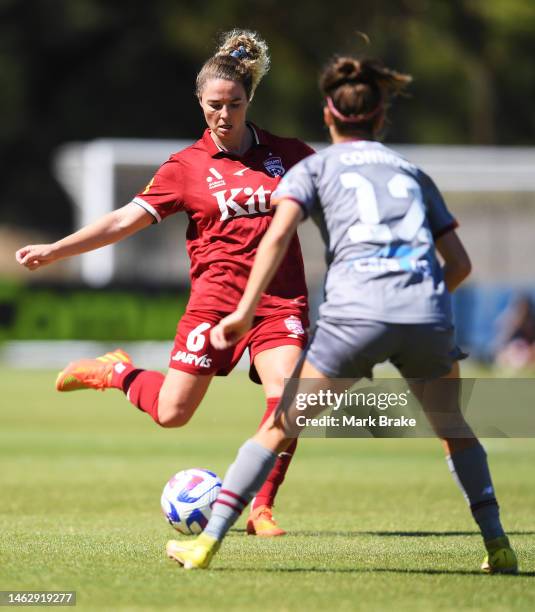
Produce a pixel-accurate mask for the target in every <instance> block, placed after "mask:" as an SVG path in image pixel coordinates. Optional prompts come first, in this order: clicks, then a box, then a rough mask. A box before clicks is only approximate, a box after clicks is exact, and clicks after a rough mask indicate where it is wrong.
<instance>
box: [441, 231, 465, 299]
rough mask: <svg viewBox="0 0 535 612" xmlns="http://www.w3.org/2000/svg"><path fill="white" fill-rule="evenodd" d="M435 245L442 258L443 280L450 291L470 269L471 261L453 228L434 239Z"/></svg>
mask: <svg viewBox="0 0 535 612" xmlns="http://www.w3.org/2000/svg"><path fill="white" fill-rule="evenodd" d="M435 246H436V249H437V251H438V252H439V253H440V255H441V256H442V259H443V260H444V267H443V268H442V271H443V274H444V282H445V283H446V287H447V289H448V291H449V292H450V293H452V292H453V291H455V289H457V287H458V286H459V285H460V284H461V283H462V282H463V281H464V280H465V278H466V277H467V276H468V275H469V274H470V272H471V271H472V262H471V261H470V257H469V255H468V253H467V252H466V249H465V248H464V245H463V243H462V241H461V239H460V238H459V236H458V234H457V232H456V231H455V230H450V231H449V232H447V233H446V234H443V235H442V236H441V237H440V238H438V239H437V240H436V241H435Z"/></svg>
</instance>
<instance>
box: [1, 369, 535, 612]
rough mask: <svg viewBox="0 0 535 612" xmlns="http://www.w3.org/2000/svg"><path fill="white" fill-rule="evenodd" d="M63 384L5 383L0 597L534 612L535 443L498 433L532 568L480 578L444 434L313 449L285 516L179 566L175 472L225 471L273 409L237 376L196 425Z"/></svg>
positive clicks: (504, 491)
mask: <svg viewBox="0 0 535 612" xmlns="http://www.w3.org/2000/svg"><path fill="white" fill-rule="evenodd" d="M53 382H54V373H52V372H30V371H26V372H23V371H16V370H4V371H2V373H1V374H0V390H1V406H2V410H1V427H0V521H1V522H0V590H21V589H31V590H41V589H43V590H75V591H77V598H78V599H77V601H78V603H77V607H78V608H79V609H82V610H164V609H168V610H248V611H250V610H288V611H295V610H331V611H333V612H334V611H338V610H385V609H395V610H422V611H424V610H425V611H429V610H483V609H484V610H486V611H490V610H500V611H501V612H502V611H504V610H533V609H535V578H534V576H535V561H534V559H533V550H534V541H535V518H534V508H535V487H534V482H535V481H534V469H535V468H534V466H535V440H503V439H502V440H487V441H486V447H487V450H488V452H489V457H490V465H491V468H492V470H493V475H494V481H495V485H496V488H497V492H498V495H499V498H500V501H501V507H502V517H503V520H504V524H505V526H506V528H507V529H508V531H509V532H510V534H511V539H512V541H513V543H514V545H515V547H516V549H517V551H518V554H519V559H520V564H521V570H522V574H521V575H519V576H516V577H515V576H485V575H480V574H479V572H478V568H479V564H480V563H481V560H482V557H483V548H482V542H481V540H480V536H479V535H478V533H477V531H476V529H475V527H474V524H473V522H472V519H471V517H470V515H469V511H468V508H467V506H466V503H465V502H464V500H463V499H462V496H461V494H460V492H459V491H458V490H457V488H456V487H455V485H454V483H453V481H452V479H451V477H450V476H449V474H448V470H447V467H446V464H445V461H444V459H443V454H442V451H441V449H440V446H439V444H438V442H437V441H435V440H412V441H409V440H311V439H308V440H301V441H300V446H299V450H298V454H297V456H296V459H295V461H294V463H293V466H292V468H291V469H290V472H289V475H288V478H287V481H286V483H285V486H284V487H283V489H282V490H281V494H280V496H279V501H278V506H277V518H278V519H279V521H280V523H281V525H282V526H284V527H285V528H287V529H288V530H289V535H288V536H286V537H284V538H279V539H274V540H262V539H256V538H253V537H248V536H246V535H245V533H244V519H243V518H242V519H241V520H240V522H239V523H238V524H237V525H236V528H235V529H234V530H232V531H231V533H230V535H229V537H228V538H227V540H226V541H225V544H224V545H223V547H222V549H221V551H220V553H219V555H218V556H217V558H216V559H215V561H214V563H213V566H212V568H211V569H210V570H208V571H204V572H184V571H183V570H181V569H180V568H179V567H178V566H177V565H175V564H173V563H171V562H170V561H169V560H168V559H166V558H165V556H164V552H163V550H164V545H165V542H166V540H167V539H168V538H170V537H175V535H176V534H175V532H174V531H173V530H172V529H171V527H170V526H169V525H167V523H166V522H165V521H164V519H163V517H162V514H161V511H160V508H159V498H160V494H161V490H162V488H163V485H164V484H165V482H166V481H167V479H168V478H169V477H170V476H171V475H172V474H173V473H174V472H176V471H178V470H180V469H184V468H189V467H205V468H209V469H212V470H215V471H216V472H217V473H219V474H220V475H223V474H224V472H225V469H226V467H227V465H228V464H229V463H230V462H231V461H232V460H233V458H234V456H235V453H236V450H237V448H238V445H239V444H241V442H242V441H243V440H245V439H246V438H247V437H249V436H250V434H251V432H252V431H253V430H254V428H255V426H256V423H257V422H258V420H259V418H260V414H261V411H262V410H263V406H262V405H263V401H262V395H261V392H260V390H259V389H258V388H256V387H255V386H253V385H252V384H251V383H249V382H248V380H247V379H246V377H245V375H244V374H242V373H236V374H234V375H233V376H231V377H230V378H229V379H218V380H215V381H214V384H213V386H212V388H211V389H210V392H209V394H208V396H207V398H206V399H205V401H204V403H203V405H202V406H201V407H200V409H199V411H198V413H197V415H196V416H195V417H194V419H193V420H192V422H191V423H190V424H189V425H188V426H187V428H185V429H182V430H162V429H159V428H158V427H156V426H155V425H154V424H153V423H152V422H151V421H150V419H149V418H148V417H147V416H146V415H143V414H142V413H140V412H138V411H137V410H136V409H135V408H133V407H132V406H130V404H128V402H127V401H126V400H125V399H124V398H123V397H121V395H120V393H118V392H115V391H107V392H105V393H98V392H94V391H86V392H78V393H71V394H64V395H60V394H58V393H56V392H55V391H54V390H53Z"/></svg>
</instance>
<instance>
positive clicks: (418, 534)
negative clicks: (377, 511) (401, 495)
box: [231, 529, 535, 538]
mask: <svg viewBox="0 0 535 612" xmlns="http://www.w3.org/2000/svg"><path fill="white" fill-rule="evenodd" d="M231 533H234V534H236V535H237V534H243V533H245V529H231ZM367 535H371V536H379V537H387V538H390V537H396V538H400V537H401V538H430V537H457V536H480V535H481V534H480V532H479V531H334V530H333V531H327V530H323V531H307V530H292V531H289V532H288V533H287V534H286V536H285V537H286V538H288V537H292V536H316V537H325V538H332V537H333V536H342V537H346V538H357V537H359V536H367ZM507 535H508V536H527V535H535V531H508V532H507Z"/></svg>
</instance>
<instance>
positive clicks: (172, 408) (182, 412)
mask: <svg viewBox="0 0 535 612" xmlns="http://www.w3.org/2000/svg"><path fill="white" fill-rule="evenodd" d="M195 408H196V406H192V405H191V404H189V403H188V402H181V401H169V400H166V401H160V402H159V403H158V423H159V424H160V425H161V426H162V427H165V428H172V427H184V425H186V424H187V423H188V422H189V420H190V419H191V417H192V416H193V413H194V412H195Z"/></svg>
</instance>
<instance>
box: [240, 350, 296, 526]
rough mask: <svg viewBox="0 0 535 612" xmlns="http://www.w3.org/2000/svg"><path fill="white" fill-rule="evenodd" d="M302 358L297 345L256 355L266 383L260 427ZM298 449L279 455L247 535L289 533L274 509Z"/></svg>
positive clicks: (292, 447) (256, 503) (253, 511)
mask: <svg viewBox="0 0 535 612" xmlns="http://www.w3.org/2000/svg"><path fill="white" fill-rule="evenodd" d="M300 356H301V347H300V346H297V345H285V346H276V347H274V348H271V349H267V350H264V351H261V352H259V353H258V354H256V356H255V358H254V365H255V367H256V371H257V372H258V375H259V377H260V380H261V381H262V386H263V388H264V394H265V396H266V403H267V408H266V411H265V413H264V416H263V418H262V421H261V423H260V428H261V427H262V425H263V424H264V423H265V422H266V421H267V420H268V419H269V418H270V416H271V415H272V414H273V412H274V411H275V409H276V407H277V405H278V403H279V400H280V397H281V395H282V392H283V389H284V380H285V379H286V378H289V377H290V376H291V375H292V372H293V371H294V369H295V366H296V364H297V361H298V360H299V357H300ZM296 446H297V439H294V440H292V442H291V443H290V445H289V446H288V447H287V448H286V449H285V450H284V451H281V452H280V453H279V454H278V457H277V460H276V461H275V465H274V466H273V469H272V470H271V472H270V473H269V474H268V477H267V478H266V480H265V482H264V484H263V485H262V487H261V488H260V490H259V491H258V494H257V495H256V497H255V498H254V500H253V503H252V505H251V514H250V516H249V519H248V520H247V533H249V534H250V535H258V536H264V537H271V536H280V535H284V534H285V533H286V532H285V531H284V529H281V528H280V527H279V526H278V525H277V523H276V521H275V519H274V517H273V512H272V508H273V506H274V504H275V497H276V495H277V492H278V490H279V487H280V486H281V484H282V483H283V481H284V478H285V476H286V472H287V471H288V468H289V466H290V462H291V460H292V458H293V455H294V453H295V449H296Z"/></svg>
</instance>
